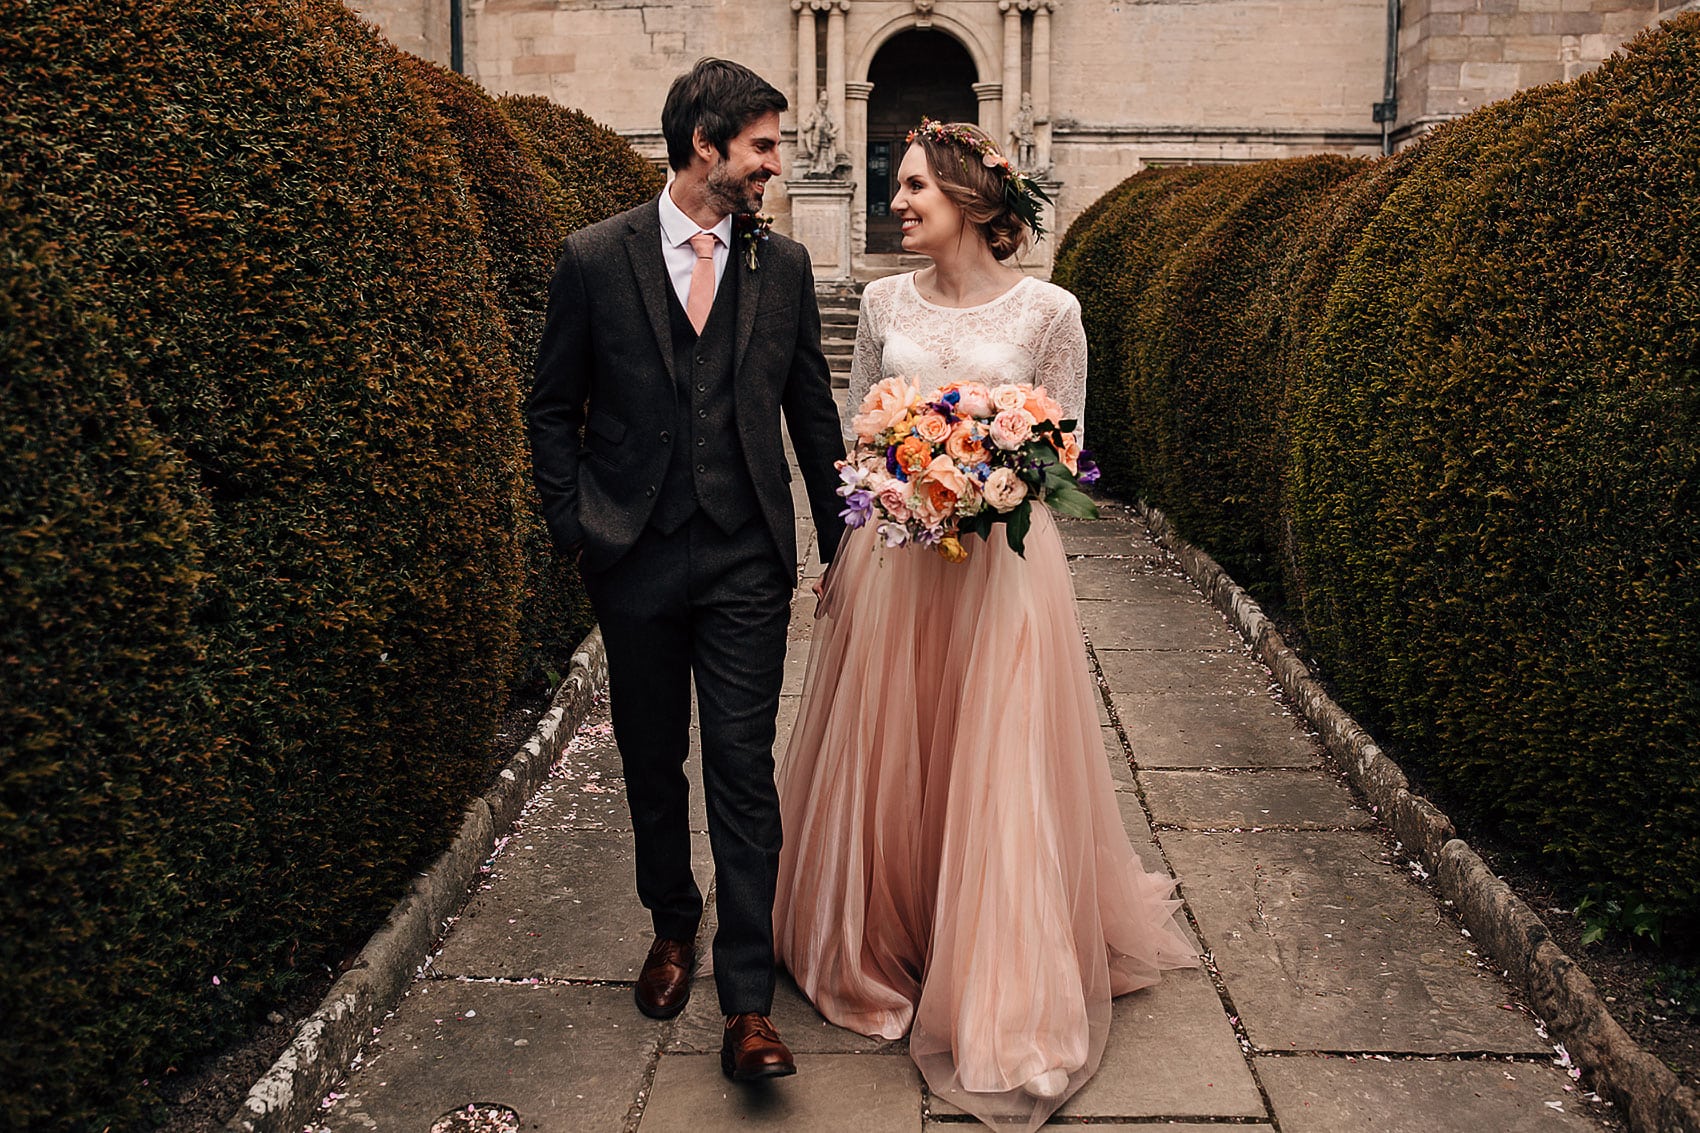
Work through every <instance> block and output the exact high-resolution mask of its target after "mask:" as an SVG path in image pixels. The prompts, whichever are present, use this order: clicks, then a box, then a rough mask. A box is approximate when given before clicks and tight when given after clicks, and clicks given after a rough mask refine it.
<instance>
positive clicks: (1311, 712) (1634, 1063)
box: [1137, 501, 1700, 1133]
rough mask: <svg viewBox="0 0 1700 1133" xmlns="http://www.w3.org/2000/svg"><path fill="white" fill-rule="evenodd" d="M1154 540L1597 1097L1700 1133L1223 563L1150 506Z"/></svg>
mask: <svg viewBox="0 0 1700 1133" xmlns="http://www.w3.org/2000/svg"><path fill="white" fill-rule="evenodd" d="M1137 510H1138V512H1139V514H1140V516H1141V518H1143V519H1144V520H1145V523H1146V526H1147V527H1149V528H1150V531H1151V535H1152V538H1153V539H1154V540H1155V541H1156V542H1157V543H1158V544H1159V545H1161V546H1163V547H1164V548H1166V549H1167V550H1169V551H1170V552H1171V553H1173V554H1174V556H1175V557H1176V558H1177V559H1179V560H1180V563H1181V568H1182V569H1183V570H1184V571H1186V573H1187V575H1188V576H1189V577H1190V578H1191V579H1192V581H1193V582H1194V583H1196V584H1197V585H1198V587H1199V588H1200V589H1201V590H1203V591H1204V593H1205V594H1207V595H1209V597H1210V600H1211V601H1212V602H1213V603H1215V605H1216V608H1217V609H1219V610H1220V611H1221V612H1222V613H1223V615H1224V616H1226V617H1227V619H1228V621H1229V623H1230V624H1231V625H1232V626H1233V627H1234V629H1235V630H1236V631H1237V632H1238V633H1239V634H1240V636H1241V637H1243V638H1244V639H1245V640H1246V643H1247V644H1249V645H1250V646H1251V647H1252V649H1253V651H1255V652H1256V653H1257V655H1258V657H1259V658H1260V659H1261V660H1262V661H1263V663H1264V664H1266V665H1268V666H1269V668H1270V669H1271V670H1272V671H1273V672H1274V674H1275V678H1276V680H1277V681H1279V682H1280V685H1281V689H1282V691H1283V692H1284V693H1285V694H1286V695H1287V698H1288V699H1289V700H1290V701H1292V703H1293V704H1295V705H1297V706H1298V708H1299V710H1300V711H1301V712H1302V713H1303V714H1304V716H1305V718H1306V719H1307V720H1309V721H1310V723H1311V725H1312V726H1313V727H1315V728H1316V730H1317V731H1318V732H1320V733H1321V735H1322V738H1323V742H1324V743H1325V745H1326V746H1327V748H1328V751H1329V753H1330V754H1331V755H1333V756H1334V758H1335V759H1337V760H1338V761H1339V762H1340V763H1341V765H1342V766H1344V767H1345V769H1346V771H1347V774H1348V775H1349V776H1350V778H1351V780H1352V783H1353V785H1355V786H1356V787H1357V788H1358V790H1359V791H1361V792H1363V795H1364V797H1365V798H1367V799H1368V800H1369V801H1370V803H1371V804H1372V805H1373V806H1374V807H1375V808H1376V812H1377V813H1378V814H1379V815H1380V816H1381V818H1382V819H1384V820H1385V821H1386V822H1387V824H1388V825H1389V826H1390V827H1391V828H1392V830H1393V833H1394V836H1395V837H1397V838H1398V839H1399V840H1400V841H1401V842H1403V843H1404V844H1405V845H1406V846H1409V847H1413V848H1414V849H1415V850H1416V851H1417V852H1418V853H1419V854H1420V855H1421V857H1422V860H1423V863H1424V864H1425V865H1426V866H1427V867H1428V869H1429V870H1430V872H1432V873H1433V874H1434V875H1435V877H1436V879H1437V881H1438V883H1439V886H1440V891H1441V894H1442V895H1443V896H1444V897H1445V898H1446V899H1447V900H1449V901H1451V902H1452V903H1453V906H1454V907H1455V908H1456V909H1457V910H1458V912H1459V913H1460V915H1461V916H1462V917H1463V920H1464V924H1465V926H1466V927H1467V928H1468V929H1469V930H1470V933H1471V935H1472V936H1474V937H1475V938H1476V939H1477V940H1478V941H1479V942H1480V943H1481V945H1482V946H1483V947H1484V948H1485V949H1487V951H1488V952H1489V953H1490V954H1491V955H1492V956H1493V957H1494V958H1495V959H1496V960H1498V961H1499V964H1500V966H1501V967H1502V968H1504V969H1505V970H1506V971H1507V972H1508V973H1509V975H1510V977H1511V978H1512V979H1513V980H1514V981H1515V982H1516V984H1517V985H1518V986H1519V987H1520V988H1521V989H1522V990H1523V992H1524V994H1526V995H1527V996H1528V997H1529V1001H1530V1003H1531V1004H1532V1005H1533V1006H1534V1009H1535V1011H1536V1012H1537V1013H1539V1015H1540V1016H1541V1018H1542V1019H1543V1020H1545V1022H1546V1025H1547V1028H1548V1030H1549V1032H1550V1033H1551V1034H1552V1036H1553V1038H1554V1039H1555V1040H1556V1041H1558V1042H1561V1043H1563V1044H1564V1046H1565V1049H1566V1050H1567V1051H1568V1052H1569V1054H1570V1056H1571V1059H1572V1060H1573V1061H1574V1062H1575V1063H1576V1064H1577V1065H1578V1066H1581V1067H1582V1068H1584V1069H1585V1070H1587V1071H1588V1072H1589V1074H1590V1075H1591V1076H1592V1079H1593V1082H1594V1085H1595V1088H1596V1089H1597V1090H1598V1091H1599V1093H1600V1094H1601V1095H1603V1096H1604V1097H1606V1098H1608V1099H1610V1100H1611V1102H1612V1103H1613V1104H1614V1105H1615V1106H1617V1108H1618V1111H1619V1112H1620V1113H1622V1114H1624V1115H1625V1117H1627V1118H1628V1120H1629V1124H1630V1127H1631V1128H1632V1129H1634V1130H1635V1131H1636V1133H1700V1096H1697V1095H1696V1093H1695V1091H1694V1090H1693V1089H1691V1088H1689V1087H1687V1086H1684V1085H1683V1084H1682V1083H1681V1082H1680V1081H1678V1079H1677V1077H1676V1075H1675V1074H1674V1073H1673V1072H1672V1071H1671V1070H1670V1068H1669V1067H1667V1066H1666V1065H1665V1064H1664V1063H1662V1062H1660V1061H1659V1060H1658V1059H1657V1058H1655V1057H1654V1056H1653V1055H1651V1054H1649V1053H1647V1051H1645V1050H1643V1049H1642V1048H1641V1046H1640V1044H1638V1043H1637V1042H1636V1041H1635V1040H1634V1039H1632V1038H1631V1037H1630V1036H1629V1034H1628V1032H1626V1031H1625V1030H1624V1029H1623V1027H1622V1026H1621V1025H1620V1024H1619V1023H1618V1021H1617V1020H1616V1019H1614V1018H1612V1016H1611V1012H1610V1011H1608V1010H1607V1009H1606V1005H1605V1002H1604V1000H1602V999H1601V997H1600V994H1599V991H1598V990H1597V989H1596V988H1595V987H1594V982H1593V981H1592V980H1590V979H1589V978H1588V977H1587V975H1586V974H1584V973H1583V971H1582V970H1581V968H1579V967H1578V966H1577V965H1576V962H1575V961H1574V960H1572V959H1571V958H1570V957H1569V956H1568V955H1566V954H1565V952H1564V950H1563V949H1561V948H1559V947H1558V945H1557V944H1555V943H1553V940H1552V934H1551V933H1550V932H1549V931H1548V930H1547V927H1546V925H1545V924H1543V923H1542V921H1541V919H1540V917H1538V916H1536V915H1535V911H1534V910H1533V909H1531V908H1530V907H1529V906H1528V905H1527V904H1526V903H1525V902H1524V901H1523V899H1522V898H1520V897H1518V896H1517V894H1516V893H1515V892H1513V891H1512V889H1511V887H1510V886H1509V885H1507V884H1506V883H1505V882H1504V881H1502V880H1500V879H1499V878H1498V877H1496V876H1494V873H1493V871H1492V870H1490V869H1489V868H1488V867H1487V863H1486V862H1484V861H1482V859H1481V858H1480V857H1479V856H1478V855H1477V854H1476V852H1475V851H1474V850H1472V849H1471V848H1470V846H1469V844H1468V843H1467V842H1465V841H1464V840H1463V839H1461V838H1459V837H1458V836H1457V831H1456V830H1455V829H1454V828H1453V826H1452V821H1451V819H1449V818H1447V817H1446V815H1444V814H1442V813H1441V812H1440V810H1439V809H1438V808H1436V807H1435V806H1434V804H1433V803H1431V802H1429V801H1428V800H1427V799H1426V798H1424V797H1423V796H1421V795H1418V794H1415V793H1413V792H1412V791H1411V788H1410V783H1409V782H1408V781H1407V780H1406V778H1405V774H1404V772H1402V771H1400V770H1399V767H1398V765H1397V764H1395V763H1394V762H1393V761H1392V760H1391V759H1389V758H1388V757H1387V755H1386V754H1385V753H1384V752H1383V751H1382V750H1381V748H1380V747H1378V746H1377V745H1376V743H1375V741H1374V740H1372V739H1371V738H1370V737H1369V734H1368V733H1367V732H1365V731H1364V730H1363V728H1362V727H1360V726H1359V725H1358V722H1357V721H1356V720H1354V719H1352V717H1351V716H1350V715H1348V714H1347V712H1346V711H1345V710H1344V709H1343V708H1341V707H1340V706H1339V705H1338V704H1337V703H1335V701H1334V699H1333V698H1332V697H1330V696H1329V695H1328V694H1327V693H1326V692H1325V691H1323V688H1322V686H1321V685H1320V684H1319V683H1318V682H1317V680H1316V678H1315V677H1313V676H1312V675H1311V672H1310V669H1309V668H1308V667H1307V666H1306V665H1305V663H1304V662H1303V661H1301V660H1300V659H1299V658H1298V655H1297V654H1295V653H1294V652H1293V651H1292V650H1291V649H1289V648H1288V647H1287V643H1286V641H1285V639H1283V638H1282V636H1281V633H1280V631H1279V630H1277V629H1276V628H1275V626H1274V623H1272V622H1271V621H1270V620H1269V618H1268V616H1267V615H1265V614H1264V612H1263V610H1262V609H1261V608H1260V607H1259V606H1258V604H1257V603H1256V602H1255V601H1253V600H1252V598H1251V596H1250V595H1249V594H1247V593H1246V592H1245V591H1244V590H1242V589H1241V588H1240V586H1239V584H1238V583H1236V582H1235V581H1234V580H1233V579H1232V578H1231V577H1229V575H1228V573H1227V572H1226V571H1224V570H1223V569H1222V568H1221V566H1220V565H1218V564H1217V562H1216V561H1215V560H1214V559H1212V558H1211V557H1210V556H1209V555H1207V554H1205V553H1204V552H1203V551H1201V550H1199V549H1198V548H1197V547H1194V546H1193V545H1192V544H1190V543H1188V542H1187V541H1186V540H1185V539H1182V538H1181V537H1180V536H1179V535H1178V534H1176V532H1175V530H1174V527H1173V526H1172V525H1171V524H1170V523H1169V519H1168V517H1167V516H1165V515H1164V514H1163V512H1162V511H1161V510H1160V509H1158V508H1155V507H1152V506H1150V505H1149V504H1147V503H1145V502H1144V501H1140V503H1139V504H1138V505H1137Z"/></svg>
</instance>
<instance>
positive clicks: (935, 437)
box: [915, 413, 950, 445]
mask: <svg viewBox="0 0 1700 1133" xmlns="http://www.w3.org/2000/svg"><path fill="white" fill-rule="evenodd" d="M915 432H916V433H917V434H918V435H919V436H920V438H921V439H922V440H923V441H926V442H927V443H928V444H930V445H936V444H941V443H943V441H944V439H945V438H946V437H948V436H949V435H950V422H949V421H946V420H945V419H944V418H943V417H940V416H939V415H938V414H937V413H923V414H921V416H919V417H917V418H915Z"/></svg>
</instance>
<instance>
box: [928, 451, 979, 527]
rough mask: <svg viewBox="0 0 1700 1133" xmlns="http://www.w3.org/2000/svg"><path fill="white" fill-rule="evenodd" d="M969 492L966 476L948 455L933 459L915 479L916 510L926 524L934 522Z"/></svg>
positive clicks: (947, 513)
mask: <svg viewBox="0 0 1700 1133" xmlns="http://www.w3.org/2000/svg"><path fill="white" fill-rule="evenodd" d="M968 490H969V480H968V477H967V476H965V475H963V473H962V470H961V469H959V468H957V467H956V462H955V461H954V460H952V459H950V457H948V456H935V457H934V458H933V459H932V463H930V464H928V465H927V466H926V468H924V469H923V470H922V471H921V473H920V474H919V475H918V476H916V477H915V496H916V504H917V505H918V506H917V510H918V511H919V512H920V514H921V518H922V519H924V520H926V521H927V522H928V523H937V522H938V521H939V520H941V519H943V518H944V517H945V516H947V515H949V514H950V513H951V510H952V509H953V508H954V507H955V506H956V501H957V500H959V499H961V498H962V496H963V495H965V494H966V493H967V492H968Z"/></svg>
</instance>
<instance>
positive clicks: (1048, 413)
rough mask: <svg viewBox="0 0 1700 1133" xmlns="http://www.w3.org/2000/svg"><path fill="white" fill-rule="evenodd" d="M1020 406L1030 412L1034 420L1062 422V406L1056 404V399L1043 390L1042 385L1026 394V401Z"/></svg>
mask: <svg viewBox="0 0 1700 1133" xmlns="http://www.w3.org/2000/svg"><path fill="white" fill-rule="evenodd" d="M1022 408H1023V409H1025V410H1027V412H1029V413H1031V414H1032V415H1033V420H1035V421H1050V422H1053V423H1054V424H1058V425H1060V424H1062V419H1063V407H1062V406H1060V405H1058V404H1057V403H1056V399H1055V398H1053V397H1052V396H1051V395H1050V394H1049V393H1047V392H1046V391H1045V387H1044V386H1038V387H1036V388H1035V389H1034V390H1033V392H1032V393H1030V394H1028V395H1027V403H1026V404H1025V405H1023V406H1022Z"/></svg>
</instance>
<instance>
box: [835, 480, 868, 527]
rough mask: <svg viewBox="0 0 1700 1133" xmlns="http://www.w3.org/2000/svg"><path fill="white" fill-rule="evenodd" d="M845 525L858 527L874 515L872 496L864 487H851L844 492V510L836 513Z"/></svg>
mask: <svg viewBox="0 0 1700 1133" xmlns="http://www.w3.org/2000/svg"><path fill="white" fill-rule="evenodd" d="M838 516H839V518H840V519H842V520H844V523H845V526H847V527H860V526H862V525H863V524H864V523H866V522H868V520H870V519H872V518H873V517H874V496H873V493H872V492H869V491H868V490H867V489H866V488H853V489H851V490H850V491H849V492H846V493H845V494H844V510H843V511H840V512H839V513H838Z"/></svg>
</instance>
